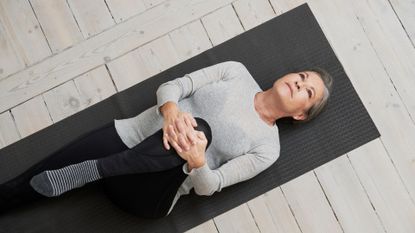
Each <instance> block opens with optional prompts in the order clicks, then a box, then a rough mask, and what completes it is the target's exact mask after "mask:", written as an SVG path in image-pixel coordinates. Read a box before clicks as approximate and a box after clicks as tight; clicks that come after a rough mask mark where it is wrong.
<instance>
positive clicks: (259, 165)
mask: <svg viewBox="0 0 415 233" xmlns="http://www.w3.org/2000/svg"><path fill="white" fill-rule="evenodd" d="M278 157H279V148H278V149H277V148H274V147H272V146H271V145H261V146H258V147H256V148H255V150H254V151H252V152H251V153H248V154H244V155H241V156H238V157H236V158H234V159H231V160H229V161H227V162H226V163H225V164H222V165H221V166H220V167H219V168H217V169H214V170H212V169H210V168H209V166H208V164H207V163H205V164H203V166H201V167H199V168H193V169H192V170H191V171H190V170H188V166H189V164H188V163H185V164H184V165H183V172H184V173H186V174H188V175H189V176H190V179H191V180H192V183H193V186H194V189H195V192H196V194H198V195H205V196H210V195H212V194H213V193H214V192H220V191H221V190H222V189H223V188H225V187H228V186H230V185H233V184H236V183H239V182H242V181H245V180H248V179H251V178H252V177H254V176H256V175H257V174H259V173H261V172H262V171H264V170H265V169H267V168H268V167H270V166H271V165H272V164H273V163H274V162H275V161H276V160H277V159H278Z"/></svg>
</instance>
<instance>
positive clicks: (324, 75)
mask: <svg viewBox="0 0 415 233" xmlns="http://www.w3.org/2000/svg"><path fill="white" fill-rule="evenodd" d="M308 70H309V71H313V72H316V73H317V74H318V75H319V76H320V78H321V79H322V80H323V82H324V94H323V98H321V100H320V101H319V102H317V103H315V104H314V105H313V106H311V107H310V108H309V109H308V111H307V112H306V113H305V114H306V115H307V118H306V119H304V120H295V119H294V118H292V121H291V122H292V123H294V124H301V123H306V122H309V121H311V120H312V119H314V118H315V117H316V116H318V115H319V114H320V113H321V111H322V110H323V109H324V107H325V106H326V105H327V100H328V99H329V97H330V93H331V91H332V85H333V77H332V76H331V75H330V74H329V73H328V72H327V71H326V70H325V69H323V68H320V67H317V66H315V67H312V68H310V69H308Z"/></svg>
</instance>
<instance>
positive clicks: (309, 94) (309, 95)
mask: <svg viewBox="0 0 415 233" xmlns="http://www.w3.org/2000/svg"><path fill="white" fill-rule="evenodd" d="M307 92H308V97H309V98H311V95H312V94H313V93H312V92H311V91H310V90H307Z"/></svg>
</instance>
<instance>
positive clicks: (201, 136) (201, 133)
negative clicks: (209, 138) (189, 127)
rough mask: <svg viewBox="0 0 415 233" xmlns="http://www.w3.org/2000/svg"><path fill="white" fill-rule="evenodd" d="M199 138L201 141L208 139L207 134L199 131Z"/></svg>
mask: <svg viewBox="0 0 415 233" xmlns="http://www.w3.org/2000/svg"><path fill="white" fill-rule="evenodd" d="M197 136H199V138H200V139H206V137H205V134H204V133H203V131H198V132H197Z"/></svg>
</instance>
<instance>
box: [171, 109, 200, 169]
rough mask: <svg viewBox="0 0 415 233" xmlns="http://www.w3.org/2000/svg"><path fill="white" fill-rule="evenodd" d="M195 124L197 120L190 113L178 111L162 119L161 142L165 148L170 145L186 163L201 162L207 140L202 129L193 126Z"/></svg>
mask: <svg viewBox="0 0 415 233" xmlns="http://www.w3.org/2000/svg"><path fill="white" fill-rule="evenodd" d="M196 126H197V122H196V120H195V119H194V118H193V117H192V116H191V114H190V113H187V112H181V111H178V112H177V114H172V115H169V116H168V117H166V118H165V120H164V125H163V143H164V146H165V148H166V149H167V150H170V145H172V146H173V147H174V149H175V150H176V152H177V154H178V155H179V156H180V157H181V158H183V159H184V160H186V161H187V162H188V163H191V164H203V163H204V162H205V151H206V146H207V142H208V141H207V138H206V136H205V134H204V133H203V131H198V130H195V129H194V128H193V127H196ZM169 144H170V145H169Z"/></svg>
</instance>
